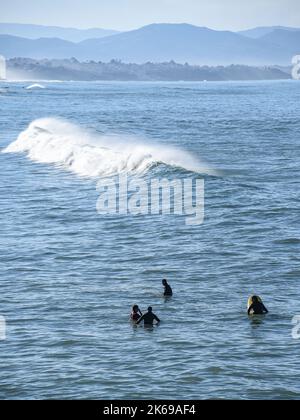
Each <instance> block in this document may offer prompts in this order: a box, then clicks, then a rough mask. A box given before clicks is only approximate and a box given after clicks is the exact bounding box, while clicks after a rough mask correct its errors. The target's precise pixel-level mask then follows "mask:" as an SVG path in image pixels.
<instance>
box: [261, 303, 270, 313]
mask: <svg viewBox="0 0 300 420" xmlns="http://www.w3.org/2000/svg"><path fill="white" fill-rule="evenodd" d="M262 306H263V310H264V311H265V313H266V314H268V313H269V311H268V309H267V308H266V307H265V305H264V304H262Z"/></svg>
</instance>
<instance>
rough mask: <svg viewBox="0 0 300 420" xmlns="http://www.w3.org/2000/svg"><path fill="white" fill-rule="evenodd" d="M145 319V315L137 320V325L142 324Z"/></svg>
mask: <svg viewBox="0 0 300 420" xmlns="http://www.w3.org/2000/svg"><path fill="white" fill-rule="evenodd" d="M143 319H144V315H143V316H141V317H140V319H139V320H138V321H137V325H138V324H140V323H141V322H142V321H143Z"/></svg>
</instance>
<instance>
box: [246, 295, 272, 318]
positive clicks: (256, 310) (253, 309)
mask: <svg viewBox="0 0 300 420" xmlns="http://www.w3.org/2000/svg"><path fill="white" fill-rule="evenodd" d="M267 313H269V311H268V309H267V308H266V307H265V305H264V304H263V303H262V302H260V301H259V299H258V297H257V296H253V297H252V305H251V306H250V308H249V309H248V315H251V314H252V315H264V314H267Z"/></svg>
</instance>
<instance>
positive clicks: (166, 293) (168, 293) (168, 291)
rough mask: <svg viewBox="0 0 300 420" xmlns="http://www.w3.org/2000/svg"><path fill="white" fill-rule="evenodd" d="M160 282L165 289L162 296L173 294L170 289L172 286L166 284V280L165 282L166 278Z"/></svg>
mask: <svg viewBox="0 0 300 420" xmlns="http://www.w3.org/2000/svg"><path fill="white" fill-rule="evenodd" d="M162 284H163V286H164V288H165V291H164V296H173V290H172V287H171V286H170V285H169V284H168V282H167V280H166V279H164V280H163V281H162Z"/></svg>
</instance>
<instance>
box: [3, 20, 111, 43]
mask: <svg viewBox="0 0 300 420" xmlns="http://www.w3.org/2000/svg"><path fill="white" fill-rule="evenodd" d="M116 33H118V31H113V30H110V29H100V28H91V29H75V28H61V27H58V26H42V25H28V24H20V23H0V34H2V35H13V36H18V37H21V38H28V39H38V38H60V39H63V40H65V41H70V42H81V41H85V40H86V39H90V38H102V37H104V36H109V35H113V34H116Z"/></svg>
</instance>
